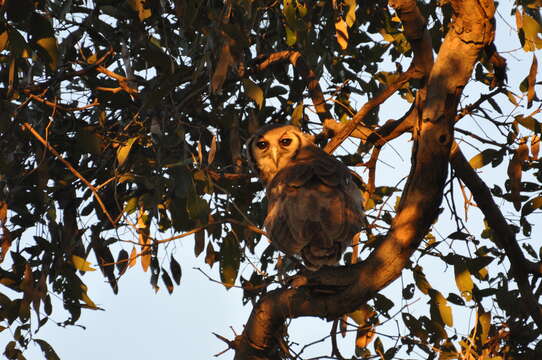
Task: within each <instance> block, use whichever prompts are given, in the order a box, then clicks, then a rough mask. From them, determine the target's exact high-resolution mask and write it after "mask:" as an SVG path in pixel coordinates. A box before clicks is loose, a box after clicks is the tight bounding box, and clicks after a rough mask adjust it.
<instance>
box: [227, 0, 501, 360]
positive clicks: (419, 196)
mask: <svg viewBox="0 0 542 360" xmlns="http://www.w3.org/2000/svg"><path fill="white" fill-rule="evenodd" d="M415 4H416V2H415V1H413V0H404V1H393V3H392V5H393V6H394V7H396V8H401V7H402V8H409V9H413V8H415V7H416V5H415ZM451 6H452V9H453V13H454V17H453V21H452V24H451V27H450V30H449V31H448V34H447V35H446V37H445V39H444V42H443V44H442V46H441V48H440V52H439V54H438V57H437V60H436V63H435V64H434V66H432V69H431V73H430V77H429V80H428V83H427V87H426V89H427V92H426V93H427V98H426V99H425V101H424V99H423V98H422V97H421V96H418V98H417V108H418V109H420V111H419V114H421V116H420V117H419V118H418V121H417V124H416V126H415V131H414V134H415V141H414V145H413V151H412V167H411V171H410V174H409V178H408V181H407V184H406V185H405V189H404V191H403V195H402V197H401V203H400V205H399V209H398V212H397V215H396V217H395V219H394V221H393V223H392V226H391V229H390V231H389V233H388V234H387V235H386V237H385V239H384V240H383V241H382V242H381V243H380V244H379V245H378V246H377V247H376V249H375V250H374V251H373V252H372V253H371V254H370V255H369V257H368V258H367V259H366V260H365V261H364V262H362V263H358V264H355V265H350V266H347V267H337V268H331V269H329V268H328V269H324V270H322V271H323V272H325V274H326V276H328V277H331V278H333V277H335V278H337V279H339V278H341V277H343V276H344V275H345V274H347V275H348V278H350V279H353V282H352V283H350V285H349V286H347V288H346V289H345V290H344V291H341V292H339V293H337V294H321V293H315V292H313V291H312V290H311V288H309V287H300V288H284V289H276V290H273V291H271V292H269V293H268V294H267V295H265V296H263V297H262V298H261V300H260V301H259V302H258V303H257V304H256V306H255V307H254V309H253V311H252V313H251V315H250V317H249V319H248V322H247V324H246V327H245V329H244V332H243V334H242V335H241V337H240V338H239V341H238V343H237V349H236V355H235V359H237V360H240V359H276V358H278V357H279V353H278V351H277V348H278V346H277V345H278V344H279V342H278V337H279V336H280V333H281V330H282V327H283V325H284V322H285V320H286V319H287V318H297V317H301V316H312V317H314V316H317V317H322V318H327V319H335V318H337V317H339V316H341V315H343V314H346V313H349V312H351V311H354V310H355V309H357V308H359V306H360V305H362V304H363V303H365V302H367V301H368V300H369V299H370V298H371V297H372V296H373V295H374V294H375V293H376V292H378V291H380V290H381V289H383V288H384V287H385V286H387V285H388V284H389V283H391V282H392V281H393V280H395V279H396V278H397V277H398V276H399V275H400V274H401V271H402V270H403V268H404V267H405V266H406V264H407V263H408V261H409V258H410V257H411V255H412V254H413V252H414V251H415V250H416V249H417V248H418V245H419V244H420V242H421V240H422V239H423V237H424V236H425V235H426V234H427V232H428V230H429V227H430V226H431V224H432V223H433V221H434V220H435V219H436V217H437V214H438V208H439V206H440V204H441V201H442V195H443V189H444V184H445V181H446V178H447V169H448V161H449V155H450V147H451V144H452V142H453V125H454V122H455V115H456V108H457V103H458V99H459V96H460V95H461V91H462V89H463V87H464V86H465V84H466V82H467V81H468V79H469V77H470V75H471V73H472V69H473V67H474V65H475V63H476V61H477V60H478V57H479V54H480V51H481V50H482V49H483V48H484V46H486V45H487V44H489V43H491V42H492V41H493V37H494V22H493V14H494V11H495V8H494V3H493V1H484V0H480V1H476V0H463V1H460V0H456V1H451ZM426 51H430V49H429V50H426ZM422 62H423V61H422Z"/></svg>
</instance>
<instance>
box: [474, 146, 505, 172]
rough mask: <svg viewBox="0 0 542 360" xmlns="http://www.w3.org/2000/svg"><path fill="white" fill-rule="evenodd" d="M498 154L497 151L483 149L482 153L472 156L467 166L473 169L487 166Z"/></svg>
mask: <svg viewBox="0 0 542 360" xmlns="http://www.w3.org/2000/svg"><path fill="white" fill-rule="evenodd" d="M498 154H499V151H498V150H495V149H485V150H483V151H482V152H480V153H478V154H476V155H474V156H473V157H472V158H471V159H470V160H469V164H470V166H472V168H473V169H480V168H482V167H484V166H486V165H487V164H489V163H490V162H491V161H492V160H493V159H494V158H495V157H496V156H497V155H498Z"/></svg>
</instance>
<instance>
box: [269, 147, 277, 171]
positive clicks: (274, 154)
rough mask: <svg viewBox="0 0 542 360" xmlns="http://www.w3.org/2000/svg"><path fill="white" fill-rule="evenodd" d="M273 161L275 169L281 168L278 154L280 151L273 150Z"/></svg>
mask: <svg viewBox="0 0 542 360" xmlns="http://www.w3.org/2000/svg"><path fill="white" fill-rule="evenodd" d="M269 150H271V159H272V160H273V162H274V163H275V167H277V168H278V167H279V152H278V149H277V148H275V147H273V148H271V149H269Z"/></svg>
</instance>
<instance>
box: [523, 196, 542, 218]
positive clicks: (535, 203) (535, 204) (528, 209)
mask: <svg viewBox="0 0 542 360" xmlns="http://www.w3.org/2000/svg"><path fill="white" fill-rule="evenodd" d="M540 208H542V196H537V197H535V198H533V199H531V200H529V201H527V202H526V203H525V205H523V208H522V209H521V216H527V215H529V214H530V213H532V212H533V211H535V210H537V209H540Z"/></svg>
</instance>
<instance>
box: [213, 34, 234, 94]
mask: <svg viewBox="0 0 542 360" xmlns="http://www.w3.org/2000/svg"><path fill="white" fill-rule="evenodd" d="M233 63H234V60H233V56H232V55H231V51H230V45H229V43H228V41H224V44H223V45H222V48H221V50H220V56H219V57H218V63H217V65H216V68H215V71H214V73H213V78H212V79H211V91H212V92H213V93H216V92H218V91H219V90H221V89H222V85H223V84H224V81H225V80H226V75H227V74H228V69H229V68H230V66H231V65H232V64H233Z"/></svg>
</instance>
